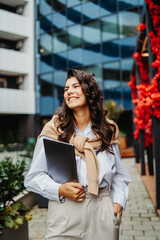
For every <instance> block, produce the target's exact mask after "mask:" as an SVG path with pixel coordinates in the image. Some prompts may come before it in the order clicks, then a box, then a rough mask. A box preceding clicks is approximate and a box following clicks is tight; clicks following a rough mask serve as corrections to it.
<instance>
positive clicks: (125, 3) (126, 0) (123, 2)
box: [118, 0, 139, 11]
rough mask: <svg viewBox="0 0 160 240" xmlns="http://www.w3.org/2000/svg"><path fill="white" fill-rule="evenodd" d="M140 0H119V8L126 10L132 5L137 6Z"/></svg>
mask: <svg viewBox="0 0 160 240" xmlns="http://www.w3.org/2000/svg"><path fill="white" fill-rule="evenodd" d="M138 2H139V0H132V1H131V0H118V5H119V10H120V11H121V10H124V9H127V8H131V7H135V6H136V7H137V6H138Z"/></svg>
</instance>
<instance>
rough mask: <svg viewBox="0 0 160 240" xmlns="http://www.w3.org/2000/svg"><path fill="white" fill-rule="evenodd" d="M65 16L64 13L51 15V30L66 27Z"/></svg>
mask: <svg viewBox="0 0 160 240" xmlns="http://www.w3.org/2000/svg"><path fill="white" fill-rule="evenodd" d="M66 21H67V20H66V14H65V11H61V12H57V13H54V14H53V17H52V23H53V28H54V29H57V28H63V27H65V26H66Z"/></svg>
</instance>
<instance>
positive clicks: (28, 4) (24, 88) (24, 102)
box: [0, 0, 35, 143]
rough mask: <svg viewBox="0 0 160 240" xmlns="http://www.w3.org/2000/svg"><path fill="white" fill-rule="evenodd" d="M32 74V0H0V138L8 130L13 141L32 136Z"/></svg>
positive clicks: (33, 96)
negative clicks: (12, 135) (11, 133)
mask: <svg viewBox="0 0 160 240" xmlns="http://www.w3.org/2000/svg"><path fill="white" fill-rule="evenodd" d="M34 76H35V75H34V1H32V0H7V1H6V0H0V126H1V128H0V139H1V142H3V141H4V142H5V143H6V141H5V139H2V138H7V137H6V136H7V134H8V131H12V132H13V134H14V139H15V141H17V140H18V139H19V138H20V139H21V140H22V141H24V140H26V139H27V138H28V137H33V135H34V123H33V122H34V121H33V120H32V121H31V119H32V118H34V117H33V116H34V115H35V82H34V78H35V77H34ZM13 118H14V119H15V120H16V124H14V125H13ZM4 119H7V121H5V120H4ZM14 122H15V121H14ZM21 125H23V129H22V128H21ZM28 125H30V130H29V129H28ZM14 126H15V128H14ZM24 129H26V131H24ZM2 136H3V137H2ZM4 136H5V137H4Z"/></svg>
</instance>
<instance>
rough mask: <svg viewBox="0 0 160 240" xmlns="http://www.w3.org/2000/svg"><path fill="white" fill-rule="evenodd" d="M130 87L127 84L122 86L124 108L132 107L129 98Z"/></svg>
mask: <svg viewBox="0 0 160 240" xmlns="http://www.w3.org/2000/svg"><path fill="white" fill-rule="evenodd" d="M131 99H132V98H131V89H130V88H129V86H128V84H126V86H125V87H123V107H124V108H125V109H131V108H132V100H131Z"/></svg>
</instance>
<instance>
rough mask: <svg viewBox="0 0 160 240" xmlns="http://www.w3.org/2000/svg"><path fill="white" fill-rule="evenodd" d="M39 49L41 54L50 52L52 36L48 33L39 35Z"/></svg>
mask: <svg viewBox="0 0 160 240" xmlns="http://www.w3.org/2000/svg"><path fill="white" fill-rule="evenodd" d="M39 42H40V45H39V51H40V54H41V55H45V54H48V53H51V52H52V37H51V35H49V34H47V33H46V34H44V35H41V36H40V41H39Z"/></svg>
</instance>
